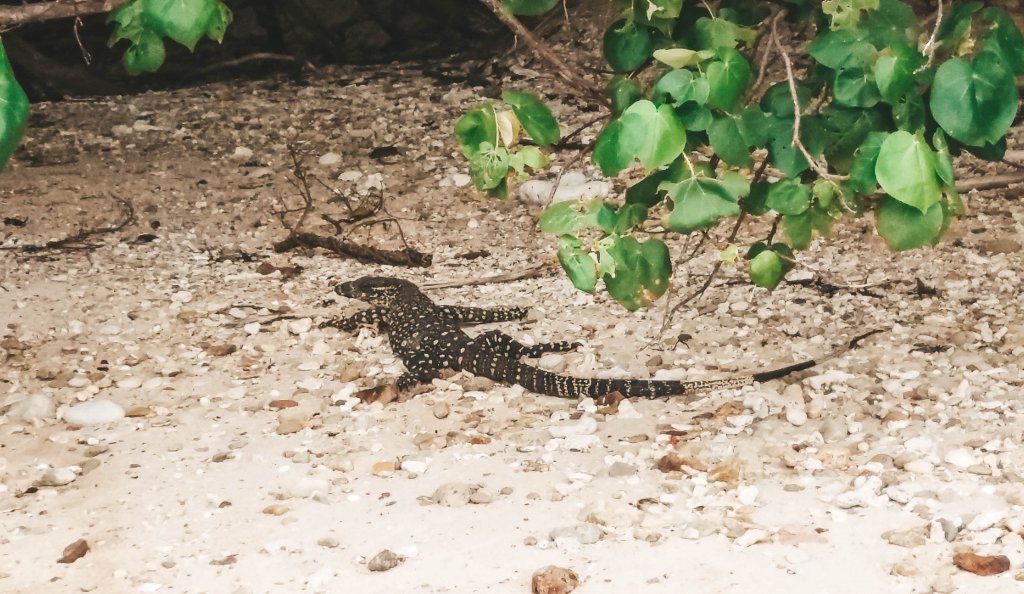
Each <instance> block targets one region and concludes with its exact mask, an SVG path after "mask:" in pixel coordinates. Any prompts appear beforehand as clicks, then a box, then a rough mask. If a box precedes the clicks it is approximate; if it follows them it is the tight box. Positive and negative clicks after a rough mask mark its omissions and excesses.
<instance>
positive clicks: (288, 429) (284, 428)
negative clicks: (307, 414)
mask: <svg viewBox="0 0 1024 594" xmlns="http://www.w3.org/2000/svg"><path fill="white" fill-rule="evenodd" d="M305 428H306V423H305V421H303V420H302V419H297V418H292V417H289V418H285V419H281V420H280V421H278V423H277V429H275V430H274V431H275V432H276V433H277V434H278V435H288V434H290V433H298V432H299V431H302V430H303V429H305Z"/></svg>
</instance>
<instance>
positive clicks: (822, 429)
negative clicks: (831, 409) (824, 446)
mask: <svg viewBox="0 0 1024 594" xmlns="http://www.w3.org/2000/svg"><path fill="white" fill-rule="evenodd" d="M818 432H819V433H821V437H822V438H823V439H824V440H825V443H834V442H837V441H840V440H842V439H846V437H847V436H848V435H849V434H850V432H849V430H848V429H847V426H846V421H845V420H843V419H837V418H834V417H829V418H827V419H825V420H823V421H822V422H821V425H820V426H819V428H818Z"/></svg>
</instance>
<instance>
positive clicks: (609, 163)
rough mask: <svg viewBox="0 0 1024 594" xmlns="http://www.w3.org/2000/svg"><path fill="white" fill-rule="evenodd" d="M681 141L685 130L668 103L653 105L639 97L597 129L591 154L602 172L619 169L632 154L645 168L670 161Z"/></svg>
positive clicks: (656, 166)
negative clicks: (606, 125) (601, 128)
mask: <svg viewBox="0 0 1024 594" xmlns="http://www.w3.org/2000/svg"><path fill="white" fill-rule="evenodd" d="M685 144H686V130H685V129H684V128H683V125H682V122H680V120H679V116H677V115H676V113H675V111H673V109H672V106H670V105H662V106H660V107H655V105H654V104H653V103H651V102H650V101H647V100H646V99H642V100H640V101H637V102H635V103H633V105H630V106H629V108H628V109H626V111H624V112H623V113H622V116H621V117H620V118H619V119H617V120H615V121H613V122H612V123H611V124H609V125H608V127H606V128H605V129H604V130H603V131H602V132H601V134H600V135H599V136H598V137H597V143H596V144H595V146H594V157H593V158H594V162H595V163H597V165H598V166H599V167H600V168H601V171H602V172H603V173H604V174H605V175H615V174H616V173H618V172H619V171H622V170H623V169H625V168H626V167H627V166H628V165H629V164H630V163H631V162H632V161H633V159H634V158H635V159H637V160H639V161H640V163H641V164H642V165H643V166H644V168H646V169H648V170H650V169H657V168H659V167H663V166H665V165H668V164H669V163H671V162H672V161H674V160H675V159H676V157H678V156H679V154H680V153H682V151H683V147H684V146H685Z"/></svg>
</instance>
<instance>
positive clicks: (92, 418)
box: [61, 398, 124, 427]
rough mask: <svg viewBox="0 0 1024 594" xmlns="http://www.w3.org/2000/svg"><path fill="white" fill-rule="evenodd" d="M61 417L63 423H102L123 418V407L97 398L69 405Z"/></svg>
mask: <svg viewBox="0 0 1024 594" xmlns="http://www.w3.org/2000/svg"><path fill="white" fill-rule="evenodd" d="M61 417H62V418H63V419H64V422H65V423H68V424H69V425H77V426H79V427H85V426H87V425H103V424H105V423H113V422H114V421H120V420H121V419H123V418H124V409H123V408H121V406H120V405H119V404H117V403H115V402H111V401H110V400H105V399H102V398H97V399H95V400H87V401H85V402H82V403H80V404H76V405H74V406H72V407H69V408H68V409H67V410H65V411H64V413H63V415H61Z"/></svg>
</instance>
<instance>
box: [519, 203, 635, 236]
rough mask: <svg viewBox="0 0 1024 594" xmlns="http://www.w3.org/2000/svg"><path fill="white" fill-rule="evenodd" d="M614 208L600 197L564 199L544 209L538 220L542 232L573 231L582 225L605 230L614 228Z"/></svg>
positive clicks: (615, 219) (615, 218) (615, 216)
mask: <svg viewBox="0 0 1024 594" xmlns="http://www.w3.org/2000/svg"><path fill="white" fill-rule="evenodd" d="M617 219H618V217H617V215H616V213H615V209H614V208H612V207H611V206H610V205H608V204H606V203H605V202H604V200H602V199H600V198H593V199H591V200H566V201H564V202H556V203H554V204H552V205H551V206H549V207H547V208H546V209H544V212H542V213H541V215H540V219H539V221H538V223H539V225H540V230H541V231H543V232H544V233H557V234H560V235H561V234H564V233H574V232H576V231H578V230H579V229H582V228H584V227H597V228H600V229H602V230H604V231H605V232H610V231H611V230H612V229H614V228H615V225H616V222H617Z"/></svg>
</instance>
